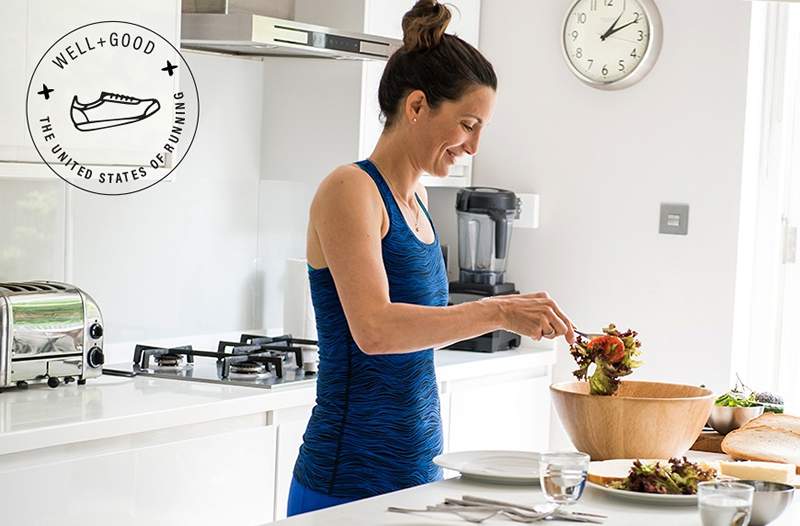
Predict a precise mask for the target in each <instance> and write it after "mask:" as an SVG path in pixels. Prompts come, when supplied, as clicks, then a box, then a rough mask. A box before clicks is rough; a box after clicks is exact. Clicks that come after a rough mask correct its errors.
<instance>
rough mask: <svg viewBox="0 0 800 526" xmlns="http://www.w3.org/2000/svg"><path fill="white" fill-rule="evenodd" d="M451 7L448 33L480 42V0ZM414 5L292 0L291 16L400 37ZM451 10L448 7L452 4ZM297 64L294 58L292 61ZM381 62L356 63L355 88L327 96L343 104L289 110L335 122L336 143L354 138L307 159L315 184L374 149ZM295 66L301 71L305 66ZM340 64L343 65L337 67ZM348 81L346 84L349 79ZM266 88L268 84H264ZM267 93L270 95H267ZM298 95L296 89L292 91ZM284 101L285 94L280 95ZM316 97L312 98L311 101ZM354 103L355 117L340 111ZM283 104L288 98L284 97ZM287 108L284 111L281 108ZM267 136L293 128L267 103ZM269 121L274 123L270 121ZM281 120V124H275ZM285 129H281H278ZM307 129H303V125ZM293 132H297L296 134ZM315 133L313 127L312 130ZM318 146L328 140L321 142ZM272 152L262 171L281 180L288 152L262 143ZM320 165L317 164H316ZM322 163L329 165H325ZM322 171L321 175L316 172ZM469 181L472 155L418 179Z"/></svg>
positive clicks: (407, 1) (460, 0)
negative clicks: (445, 171)
mask: <svg viewBox="0 0 800 526" xmlns="http://www.w3.org/2000/svg"><path fill="white" fill-rule="evenodd" d="M447 3H448V4H451V5H453V6H455V8H456V9H453V11H454V12H453V19H452V21H451V23H450V26H449V28H448V32H449V33H455V34H458V35H459V36H460V37H462V38H463V39H464V40H466V41H467V42H469V43H471V44H472V45H474V46H477V45H478V36H479V32H480V0H454V1H452V2H447ZM413 5H414V0H397V1H396V0H391V1H390V0H334V1H331V2H327V3H325V5H324V6H321V5H320V3H319V2H318V1H317V0H296V2H295V11H294V14H295V19H296V20H301V21H303V22H308V23H312V24H319V25H323V26H328V27H335V28H340V29H345V30H350V31H359V32H366V33H370V34H376V35H381V36H387V37H391V38H397V39H402V37H403V31H402V26H401V22H402V18H403V15H404V14H405V13H406V12H407V11H408V10H409V9H410V8H411V7H412V6H413ZM451 9H452V8H451ZM293 63H297V62H293ZM385 65H386V63H385V62H383V61H366V62H361V63H356V69H357V72H355V73H353V74H352V75H353V77H352V78H351V80H352V82H356V83H357V84H358V87H357V88H355V89H351V90H350V91H349V92H348V93H349V95H339V98H338V99H334V98H333V97H331V96H327V97H326V98H325V100H339V101H341V102H342V104H336V105H328V106H326V107H325V108H323V109H322V111H319V110H317V109H316V108H317V107H318V106H319V102H313V101H312V102H311V105H312V108H313V110H307V109H298V110H297V111H295V112H293V114H294V115H303V114H305V115H313V116H315V117H316V118H317V120H318V122H320V123H323V122H335V123H336V125H337V127H338V131H337V133H338V134H339V136H338V137H331V138H330V139H329V142H332V143H334V144H336V143H339V142H341V141H342V140H343V138H342V136H345V135H346V134H347V133H348V132H349V133H351V134H352V136H354V137H357V138H358V139H357V147H356V150H351V149H349V148H348V149H347V150H342V149H341V148H340V149H338V150H336V154H331V155H325V152H326V151H327V150H332V148H329V147H327V146H326V147H325V148H324V149H323V151H322V152H314V153H315V155H314V156H313V157H312V159H311V162H312V163H314V165H315V166H314V168H313V169H312V170H310V172H311V174H312V175H311V176H310V177H311V179H312V182H318V181H319V180H320V179H322V178H323V177H324V176H325V175H327V173H328V172H330V171H331V170H332V169H333V167H335V166H337V165H338V164H341V163H342V162H350V160H352V158H353V157H355V158H358V159H364V158H366V157H367V156H369V154H370V153H372V151H373V149H374V148H375V144H376V143H377V141H378V138H379V137H380V135H381V132H382V131H383V123H382V122H381V121H380V120H379V116H380V106H379V104H378V87H379V85H380V79H381V75H382V74H383V69H384V66H385ZM298 66H299V67H300V68H302V69H305V68H306V66H305V65H300V64H298ZM338 67H342V66H341V65H339V66H338ZM319 78H320V80H321V81H322V79H324V74H320V75H319ZM323 82H324V85H325V86H326V88H327V89H329V90H335V91H336V92H338V91H339V90H338V88H336V87H333V86H332V84H331V83H329V82H326V81H323ZM269 83H270V79H269V77H265V85H266V86H269ZM348 84H350V83H348ZM284 85H285V82H284V81H281V80H278V81H277V83H276V84H275V87H274V90H275V91H276V92H281V93H283V92H284V90H283V89H281V88H282V87H283V86H284ZM267 89H269V88H267ZM297 89H298V90H300V91H299V92H300V93H302V92H303V90H305V89H307V88H306V85H305V84H304V83H302V82H298V83H297ZM267 96H269V95H267ZM295 96H297V92H295ZM284 99H285V98H284ZM313 99H314V97H312V100H313ZM354 100H355V101H357V103H358V110H357V111H356V114H355V115H353V116H350V115H347V116H342V115H340V114H341V112H342V110H344V109H348V108H350V107H351V105H352V103H353V101H354ZM284 102H287V101H285V100H284ZM288 104H289V105H290V107H293V106H295V105H296V104H293V103H292V102H290V101H289V102H288ZM284 111H286V110H284ZM264 119H265V121H264V122H265V126H264V129H265V135H266V134H267V130H269V129H270V126H275V128H276V133H280V134H283V133H288V134H289V135H292V132H291V131H288V130H286V129H285V128H286V127H287V126H288V123H289V122H291V120H290V119H277V120H274V119H273V118H272V117H271V116H270V114H269V113H268V110H267V105H266V104H265V113H264ZM270 122H272V123H274V124H272V125H271V124H270ZM281 123H283V124H284V126H282V127H280V126H279V125H280V124H281ZM280 128H284V129H280ZM303 129H305V128H303ZM296 133H297V132H295V135H296ZM312 133H313V131H312ZM322 144H326V145H327V144H328V142H323V143H322ZM266 148H269V149H270V151H272V152H275V151H277V155H276V156H273V157H268V156H267V153H269V152H266V153H265V156H264V159H265V165H272V166H267V168H265V171H269V174H268V175H267V176H266V178H268V179H280V178H282V177H281V175H280V174H287V173H292V171H293V170H292V169H289V171H288V172H287V171H286V169H285V165H286V164H288V162H284V159H285V158H287V154H286V153H283V154H281V153H280V151H282V150H281V148H279V147H277V146H271V145H269V144H267V145H266ZM348 155H349V156H350V157H351V159H350V160H345V161H342V160H341V159H343V158H346V157H347V156H348ZM316 165H319V166H316ZM323 166H325V167H327V168H323ZM320 171H322V172H324V173H322V174H321V175H320V174H319V173H318V172H320ZM300 180H308V177H305V178H301V179H300ZM471 181H472V158H464V159H460V160H459V162H458V164H456V165H454V166H452V167H451V169H450V174H449V175H448V176H447V177H445V178H441V177H433V176H430V175H424V176H423V178H422V182H423V184H425V185H426V186H444V187H464V186H469V185H470V184H471Z"/></svg>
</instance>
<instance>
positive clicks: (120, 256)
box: [0, 52, 263, 362]
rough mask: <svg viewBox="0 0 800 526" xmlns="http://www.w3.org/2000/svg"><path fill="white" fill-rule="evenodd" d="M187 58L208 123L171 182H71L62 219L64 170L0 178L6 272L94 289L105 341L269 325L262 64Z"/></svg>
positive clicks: (1, 267) (0, 261) (0, 266)
mask: <svg viewBox="0 0 800 526" xmlns="http://www.w3.org/2000/svg"><path fill="white" fill-rule="evenodd" d="M185 56H186V58H187V60H188V62H189V64H190V66H191V67H192V71H193V72H194V75H195V77H196V80H197V84H198V89H199V93H200V125H199V128H198V131H197V136H196V138H195V141H194V144H193V146H192V148H191V150H190V151H189V152H188V154H187V156H186V158H185V159H184V161H183V163H182V164H181V165H180V166H179V167H178V168H177V169H176V170H175V172H174V181H173V182H162V183H160V184H158V185H156V186H155V187H153V188H151V189H149V190H146V191H144V192H140V193H137V194H133V195H128V196H124V197H108V196H96V195H92V194H88V193H85V192H82V191H77V190H74V189H70V190H69V196H68V199H69V210H70V213H69V214H68V215H67V223H68V226H67V228H65V227H64V223H65V216H64V213H63V197H61V196H63V186H64V183H63V182H62V181H61V180H60V179H56V178H55V176H53V175H50V176H49V177H47V176H46V179H45V180H44V181H24V180H19V179H4V178H2V177H0V205H2V206H0V210H3V212H0V214H1V215H0V218H2V220H3V223H4V224H3V228H2V229H0V238H1V239H2V240H3V248H2V250H1V251H0V281H4V280H9V279H19V280H24V279H67V280H68V281H69V282H72V283H74V284H75V285H77V286H79V287H81V288H83V289H85V290H87V291H88V292H89V293H90V294H92V295H93V296H94V297H95V299H96V300H97V301H98V303H99V305H100V307H101V309H102V311H103V314H104V317H105V321H106V334H107V343H108V344H114V343H116V342H120V341H137V340H150V339H154V338H164V337H173V336H183V335H192V334H204V333H214V332H224V331H228V330H235V329H242V328H246V327H257V326H258V325H260V323H259V322H260V315H261V314H260V313H261V310H262V309H261V298H260V289H259V287H258V284H259V277H258V272H259V269H258V266H257V256H258V253H257V236H258V232H257V230H258V201H259V186H258V185H259V169H260V154H259V150H260V148H261V124H262V122H261V104H262V102H261V100H262V90H263V85H262V80H263V77H262V65H261V63H260V62H258V61H253V60H247V59H238V58H231V57H218V56H213V55H208V54H201V53H192V52H187V53H185ZM44 170H45V171H46V168H44ZM46 173H49V172H46ZM45 181H46V182H45ZM6 210H14V211H13V213H12V214H6V213H5V211H6ZM70 225H71V226H70ZM65 230H66V231H67V235H66V236H65V234H64V232H65ZM65 238H66V249H65V246H64V245H65ZM20 253H22V255H20ZM65 253H66V258H67V261H66V267H67V271H66V275H65V273H64V270H63V269H64V254H65ZM15 254H16V256H15ZM50 258H52V260H51V259H50ZM53 260H54V261H55V263H51V262H50V261H53ZM23 263H24V264H23ZM187 343H191V342H187ZM132 353H133V349H129V350H128V351H127V353H126V354H124V355H115V356H111V357H109V358H108V359H107V362H112V361H119V360H128V359H130V357H131V355H132Z"/></svg>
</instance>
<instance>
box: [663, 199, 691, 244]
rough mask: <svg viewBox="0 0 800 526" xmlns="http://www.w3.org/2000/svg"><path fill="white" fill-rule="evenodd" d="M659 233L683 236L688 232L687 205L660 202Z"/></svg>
mask: <svg viewBox="0 0 800 526" xmlns="http://www.w3.org/2000/svg"><path fill="white" fill-rule="evenodd" d="M658 233H659V234H675V235H681V236H685V235H686V234H688V233H689V205H681V204H674V203H661V213H660V214H659V221H658Z"/></svg>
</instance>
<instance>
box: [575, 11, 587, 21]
mask: <svg viewBox="0 0 800 526" xmlns="http://www.w3.org/2000/svg"><path fill="white" fill-rule="evenodd" d="M575 18H577V19H578V23H579V24H585V23H586V13H575Z"/></svg>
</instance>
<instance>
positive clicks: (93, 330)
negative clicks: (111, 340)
mask: <svg viewBox="0 0 800 526" xmlns="http://www.w3.org/2000/svg"><path fill="white" fill-rule="evenodd" d="M89 336H91V337H92V339H93V340H99V339H100V338H102V337H103V326H102V325H100V324H99V323H93V324H92V326H91V327H89Z"/></svg>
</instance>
